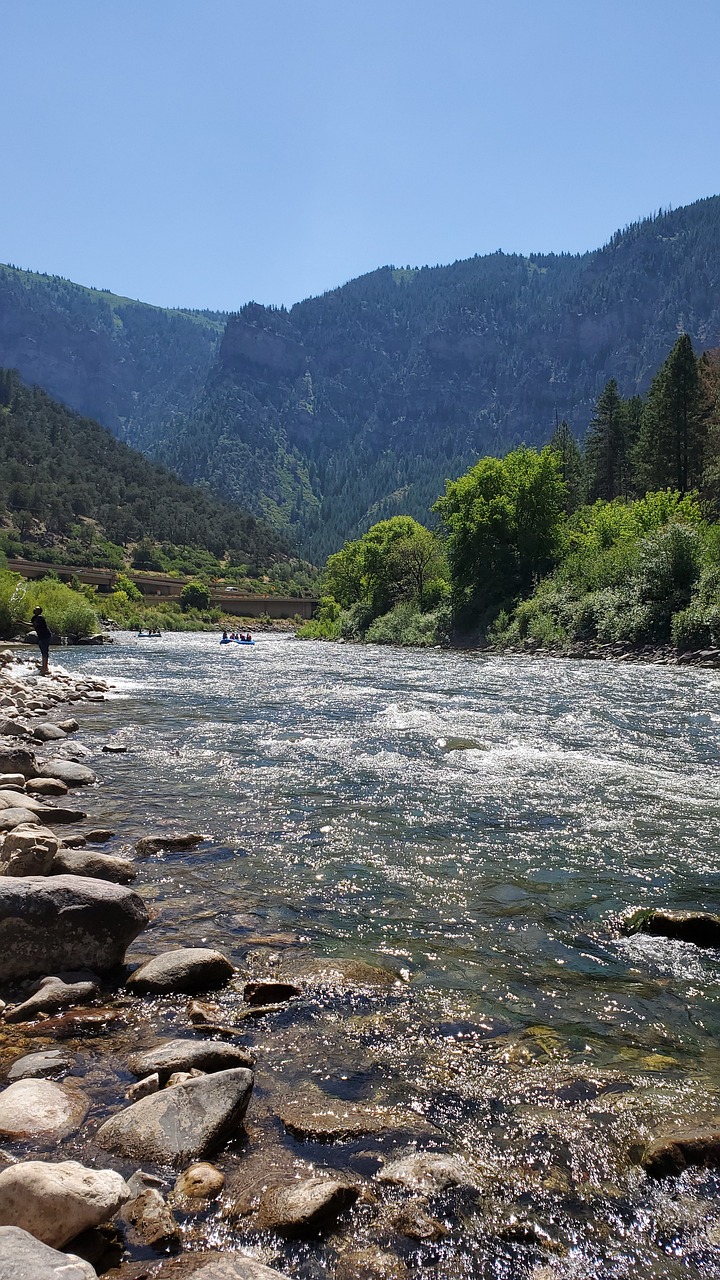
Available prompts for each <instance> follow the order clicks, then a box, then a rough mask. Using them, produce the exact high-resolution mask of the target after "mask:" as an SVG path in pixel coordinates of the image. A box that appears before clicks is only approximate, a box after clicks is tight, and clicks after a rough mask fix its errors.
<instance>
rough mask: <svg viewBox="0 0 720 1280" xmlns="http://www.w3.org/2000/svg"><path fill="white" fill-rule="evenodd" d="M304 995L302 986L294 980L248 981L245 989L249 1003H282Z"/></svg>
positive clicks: (244, 995) (244, 992)
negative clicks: (293, 981) (296, 984)
mask: <svg viewBox="0 0 720 1280" xmlns="http://www.w3.org/2000/svg"><path fill="white" fill-rule="evenodd" d="M299 995H302V991H301V989H300V987H296V986H295V985H294V983H292V982H274V981H272V980H267V981H265V982H248V983H246V984H245V989H244V990H243V998H244V999H245V1000H246V1001H247V1003H248V1004H252V1005H256V1004H259V1005H263V1004H280V1003H283V1002H284V1001H286V1000H293V999H294V998H295V997H296V996H299Z"/></svg>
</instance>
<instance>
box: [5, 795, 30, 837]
mask: <svg viewBox="0 0 720 1280" xmlns="http://www.w3.org/2000/svg"><path fill="white" fill-rule="evenodd" d="M23 798H24V797H23ZM33 825H36V826H39V825H40V819H39V817H38V815H37V814H36V813H33V812H32V810H30V809H26V808H22V809H20V808H10V809H0V831H14V830H15V828H16V827H27V826H33Z"/></svg>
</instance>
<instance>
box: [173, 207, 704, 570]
mask: <svg viewBox="0 0 720 1280" xmlns="http://www.w3.org/2000/svg"><path fill="white" fill-rule="evenodd" d="M718 283H720V198H718V197H713V198H712V199H708V200H703V201H699V202H698V203H697V204H694V205H691V206H688V207H687V208H684V209H678V210H675V211H674V212H671V213H667V214H663V215H660V216H658V217H655V218H649V219H646V220H645V221H643V222H641V223H638V224H636V225H634V226H632V227H629V228H628V229H627V230H625V231H623V232H621V233H618V234H617V235H615V236H613V238H612V240H611V241H610V242H609V243H608V244H607V245H606V246H605V247H604V248H602V249H599V250H597V251H596V252H593V253H586V254H582V255H578V256H569V255H547V256H540V255H538V256H535V257H532V258H523V257H520V256H517V255H506V254H502V253H496V254H492V255H490V256H487V257H476V258H473V259H470V260H468V261H464V262H456V263H454V264H453V265H451V266H447V267H434V268H427V267H426V268H422V269H420V270H409V269H405V270H394V269H392V268H383V269H381V270H379V271H376V272H373V273H372V274H370V275H367V276H364V277H362V278H360V279H357V280H353V281H351V282H350V283H349V284H347V285H345V286H343V287H342V288H340V289H336V290H334V291H333V292H331V293H328V294H326V295H324V296H323V297H320V298H313V299H309V300H308V301H306V302H302V303H299V304H297V305H296V306H294V307H293V308H292V309H291V310H290V311H284V310H280V311H277V310H271V309H267V308H262V307H259V306H257V305H254V304H252V305H250V306H247V307H244V308H243V309H242V311H240V312H239V313H238V314H237V315H236V316H232V317H231V318H230V320H229V322H228V325H227V329H226V332H225V336H224V338H223V341H222V344H221V347H220V350H219V353H218V357H217V360H216V362H215V365H214V367H213V369H212V371H211V373H210V375H209V378H208V381H207V385H206V388H205V392H204V394H203V395H202V397H201V398H200V400H199V401H198V404H197V405H196V407H195V410H194V411H193V412H192V413H191V414H190V415H189V416H188V420H187V422H186V423H185V424H184V425H183V426H182V427H181V429H180V430H179V431H178V430H174V431H173V432H172V433H167V434H166V436H165V438H164V439H163V441H162V442H161V443H160V444H159V452H160V456H163V457H165V458H166V459H167V460H168V461H169V462H170V463H171V465H173V466H174V467H176V468H177V469H178V470H179V472H180V473H181V474H183V475H185V476H186V477H188V478H189V477H193V478H195V477H197V476H201V477H203V478H204V479H206V480H207V481H208V482H209V483H210V484H211V485H212V486H213V487H214V488H216V489H217V490H218V491H219V492H222V493H224V494H226V495H227V496H232V497H233V498H235V499H236V500H238V501H241V502H243V503H244V504H245V505H248V506H249V507H251V509H253V510H256V511H259V512H263V513H264V514H266V515H267V516H268V517H269V518H270V519H272V520H274V521H275V522H277V523H279V524H280V525H281V526H284V527H288V528H290V529H292V530H293V532H294V533H295V534H296V536H298V538H299V540H300V542H301V544H302V545H303V546H304V547H305V550H306V552H307V553H308V554H309V555H310V556H311V557H312V558H315V559H320V558H321V557H322V556H323V555H324V554H325V553H327V551H329V550H332V549H333V548H335V547H337V546H338V545H339V543H340V542H342V540H343V539H344V538H346V537H348V536H353V537H354V536H356V535H357V534H359V533H361V532H362V531H363V529H365V528H367V526H368V525H369V524H370V523H372V521H374V520H376V519H378V518H380V517H382V516H388V515H392V514H394V513H396V512H408V513H409V514H411V515H414V516H416V517H417V518H419V519H423V518H427V511H428V506H429V505H430V503H432V501H433V500H434V499H435V498H436V497H437V496H438V494H439V493H440V492H441V490H442V488H443V485H444V481H445V479H446V478H448V477H452V476H454V475H457V474H458V473H459V472H460V471H462V470H463V469H464V468H465V467H467V466H468V465H469V464H470V463H471V462H472V461H473V460H474V459H475V458H476V457H477V456H478V455H481V454H484V453H502V452H504V451H505V450H507V449H508V448H511V447H513V446H515V445H517V444H518V443H521V442H525V443H528V444H535V443H540V442H544V441H546V440H547V439H548V438H549V436H550V434H551V433H552V430H553V428H554V426H555V421H556V415H557V417H559V418H563V417H564V418H567V420H568V421H569V422H570V424H571V426H572V427H573V429H574V430H575V431H576V432H578V433H583V432H584V430H585V429H586V427H587V424H588V422H589V420H590V418H591V417H592V412H593V405H594V402H595V400H596V398H597V396H598V394H599V392H600V391H601V390H602V388H603V386H604V384H605V382H606V381H607V379H608V378H610V377H615V378H617V381H618V384H619V386H620V390H621V392H622V393H623V394H624V395H630V394H633V393H635V392H642V391H644V390H646V389H647V386H648V384H649V381H650V378H651V377H652V375H653V373H654V372H655V370H656V369H657V367H658V366H659V364H660V363H661V362H662V360H663V359H664V358H665V356H666V355H667V352H668V350H669V348H670V347H671V345H672V343H673V342H674V340H675V338H676V337H677V335H678V332H681V331H687V332H689V334H690V335H691V337H692V338H693V341H694V342H695V344H696V346H697V347H699V348H702V347H705V346H715V345H717V344H718V341H719V340H720V290H719V289H718Z"/></svg>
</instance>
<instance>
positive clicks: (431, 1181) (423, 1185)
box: [377, 1151, 476, 1195]
mask: <svg viewBox="0 0 720 1280" xmlns="http://www.w3.org/2000/svg"><path fill="white" fill-rule="evenodd" d="M377 1179H378V1181H379V1182H388V1183H390V1184H391V1185H392V1186H396V1187H404V1188H405V1189H406V1190H407V1191H419V1192H422V1193H423V1194H424V1195H434V1194H435V1193H436V1192H438V1191H443V1190H444V1189H445V1188H446V1187H459V1186H474V1185H475V1183H476V1178H475V1176H474V1175H473V1174H472V1173H471V1171H470V1170H469V1169H468V1168H467V1166H466V1165H464V1164H463V1163H462V1161H461V1160H458V1159H456V1157H455V1156H449V1155H443V1154H442V1153H441V1152H439V1151H416V1152H414V1153H413V1154H412V1155H409V1156H403V1157H401V1159H399V1160H392V1161H390V1163H388V1164H386V1165H383V1167H382V1169H381V1170H380V1172H379V1173H378V1174H377Z"/></svg>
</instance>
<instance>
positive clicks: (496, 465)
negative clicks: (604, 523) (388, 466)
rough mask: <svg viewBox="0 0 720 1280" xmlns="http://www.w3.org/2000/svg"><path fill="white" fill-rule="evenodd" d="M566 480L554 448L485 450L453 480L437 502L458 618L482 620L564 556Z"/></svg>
mask: <svg viewBox="0 0 720 1280" xmlns="http://www.w3.org/2000/svg"><path fill="white" fill-rule="evenodd" d="M565 497H566V491H565V485H564V482H563V479H562V470H561V463H560V457H559V455H558V453H557V452H556V451H555V450H554V449H550V448H549V447H548V448H545V449H543V450H542V452H541V453H537V452H536V451H535V450H533V449H525V448H523V449H516V450H514V451H513V452H512V453H509V454H508V455H507V456H506V457H505V458H503V459H499V458H481V459H480V461H479V462H477V463H476V464H475V466H474V467H471V468H470V470H469V471H467V472H466V473H465V475H464V476H461V477H460V479H459V480H452V481H448V482H447V484H446V486H445V496H444V497H442V498H440V499H439V500H438V502H437V503H436V505H435V509H436V510H437V511H438V512H439V514H440V516H441V518H442V520H443V521H444V523H445V526H446V528H447V530H448V535H449V536H448V546H447V555H448V561H449V564H450V571H451V578H452V588H453V607H454V613H455V618H456V622H457V623H458V624H459V625H460V626H462V627H464V628H468V629H469V628H472V627H474V626H477V624H478V621H479V619H480V618H481V617H482V616H483V614H484V613H486V612H487V610H488V609H492V608H499V607H500V606H501V605H502V604H503V602H505V601H507V600H509V599H512V598H513V597H514V596H515V595H517V594H518V593H519V592H522V591H523V590H527V588H528V587H529V586H530V584H531V582H532V581H533V578H535V577H538V576H540V575H541V574H543V573H546V572H547V571H548V569H550V568H551V567H552V565H553V563H554V562H555V560H556V559H557V557H558V555H559V552H560V546H561V535H562V529H563V523H564V519H565V515H564V504H565Z"/></svg>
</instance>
